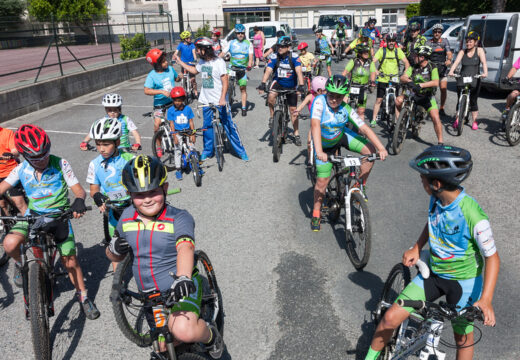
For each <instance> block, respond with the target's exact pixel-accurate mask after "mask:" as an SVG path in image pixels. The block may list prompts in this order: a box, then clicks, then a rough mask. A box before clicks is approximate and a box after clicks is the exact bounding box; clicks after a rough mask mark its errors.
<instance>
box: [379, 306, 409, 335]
mask: <svg viewBox="0 0 520 360" xmlns="http://www.w3.org/2000/svg"><path fill="white" fill-rule="evenodd" d="M402 322H403V320H402V319H401V317H399V316H398V315H397V314H396V312H395V311H392V308H390V309H388V311H387V312H386V313H385V316H383V319H382V320H381V323H380V325H379V326H381V327H382V328H383V329H384V330H390V329H396V328H397V327H398V326H399V325H401V323H402Z"/></svg>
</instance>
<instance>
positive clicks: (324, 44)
mask: <svg viewBox="0 0 520 360" xmlns="http://www.w3.org/2000/svg"><path fill="white" fill-rule="evenodd" d="M317 42H318V45H319V47H320V53H321V54H324V55H330V54H331V53H332V50H331V49H330V47H329V40H327V37H326V36H325V35H322V36H321V37H320V38H319V39H318V40H317Z"/></svg>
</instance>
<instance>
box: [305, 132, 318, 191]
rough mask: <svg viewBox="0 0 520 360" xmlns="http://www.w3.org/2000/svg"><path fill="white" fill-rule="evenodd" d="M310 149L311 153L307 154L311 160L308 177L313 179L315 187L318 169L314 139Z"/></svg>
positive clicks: (312, 182)
mask: <svg viewBox="0 0 520 360" xmlns="http://www.w3.org/2000/svg"><path fill="white" fill-rule="evenodd" d="M310 150H311V151H310V153H309V154H307V157H308V162H309V164H308V165H307V177H308V178H309V180H310V181H311V184H312V187H313V188H314V186H315V185H316V174H317V170H316V159H315V158H314V142H313V141H312V140H311V144H310Z"/></svg>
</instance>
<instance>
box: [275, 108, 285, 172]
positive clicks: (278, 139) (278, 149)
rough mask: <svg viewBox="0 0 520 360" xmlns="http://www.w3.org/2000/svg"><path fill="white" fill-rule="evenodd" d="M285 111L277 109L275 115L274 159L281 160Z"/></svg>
mask: <svg viewBox="0 0 520 360" xmlns="http://www.w3.org/2000/svg"><path fill="white" fill-rule="evenodd" d="M282 123H283V113H282V111H281V110H276V111H275V112H274V116H273V161H274V162H278V161H280V154H281V153H282V141H283V134H282V127H283V124H282Z"/></svg>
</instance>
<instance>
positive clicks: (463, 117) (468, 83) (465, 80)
mask: <svg viewBox="0 0 520 360" xmlns="http://www.w3.org/2000/svg"><path fill="white" fill-rule="evenodd" d="M480 76H481V75H480V74H477V75H474V76H462V75H459V74H454V75H453V77H454V78H456V79H461V80H458V83H461V84H462V85H463V86H464V88H463V89H462V91H461V92H460V96H459V109H458V110H457V115H456V118H457V119H459V122H458V123H457V129H456V130H457V136H461V135H462V130H463V129H464V124H466V123H467V122H468V115H469V99H470V95H471V88H472V87H473V82H474V81H476V80H477V79H479V78H480Z"/></svg>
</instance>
